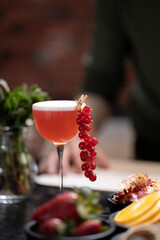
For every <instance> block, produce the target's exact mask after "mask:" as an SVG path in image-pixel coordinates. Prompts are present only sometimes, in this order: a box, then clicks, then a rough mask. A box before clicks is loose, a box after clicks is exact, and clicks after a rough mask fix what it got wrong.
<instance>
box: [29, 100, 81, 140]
mask: <svg viewBox="0 0 160 240" xmlns="http://www.w3.org/2000/svg"><path fill="white" fill-rule="evenodd" d="M74 103H75V104H76V102H74V101H54V104H58V105H56V107H54V104H53V105H52V104H51V102H50V101H49V102H48V103H47V102H46V103H45V104H44V103H41V104H40V103H39V104H37V105H35V106H33V118H34V122H35V125H36V128H37V130H38V131H39V133H40V135H41V136H42V137H44V138H46V139H47V140H49V141H51V142H54V143H55V144H64V143H66V142H68V141H69V140H71V139H72V138H74V137H75V136H76V134H77V132H78V126H77V124H76V118H77V110H76V105H75V104H74ZM58 106H59V108H58Z"/></svg>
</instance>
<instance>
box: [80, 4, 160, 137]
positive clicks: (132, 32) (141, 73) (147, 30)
mask: <svg viewBox="0 0 160 240" xmlns="http://www.w3.org/2000/svg"><path fill="white" fill-rule="evenodd" d="M97 10H98V11H97V19H96V26H95V44H94V49H93V53H92V58H91V62H90V65H89V68H88V74H87V78H86V82H85V88H84V90H87V91H92V92H96V93H99V94H101V95H102V96H104V97H105V98H106V99H107V100H108V101H110V102H111V103H112V104H113V103H114V101H115V98H116V94H117V91H118V89H119V87H120V86H121V84H122V82H123V76H122V66H123V59H124V57H125V54H126V52H127V51H128V50H129V51H130V53H131V54H132V56H133V59H134V63H135V68H136V74H137V79H136V81H135V82H134V86H133V89H132V93H131V102H130V114H131V117H132V119H133V122H134V124H135V127H136V129H137V131H138V132H139V133H140V134H143V135H146V136H148V137H152V138H159V139H160V0H153V1H151V0H99V1H98V5H97Z"/></svg>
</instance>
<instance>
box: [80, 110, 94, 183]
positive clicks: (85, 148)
mask: <svg viewBox="0 0 160 240" xmlns="http://www.w3.org/2000/svg"><path fill="white" fill-rule="evenodd" d="M92 121H93V120H92V116H91V108H90V107H89V106H87V105H86V106H85V107H84V108H83V109H81V110H79V111H78V117H77V119H76V122H77V124H78V125H79V134H78V137H79V138H80V139H81V140H82V141H81V142H80V143H79V148H80V149H81V150H82V151H81V152H80V158H81V161H82V162H83V164H82V167H81V168H82V171H84V175H85V177H87V178H89V179H90V180H91V181H95V180H96V179H97V176H96V175H95V174H94V172H93V170H95V169H96V164H95V163H94V162H93V159H94V157H95V156H96V151H95V146H96V145H97V144H98V140H97V139H96V138H94V137H92V136H90V135H89V134H88V133H89V131H90V130H91V127H90V124H91V122H92Z"/></svg>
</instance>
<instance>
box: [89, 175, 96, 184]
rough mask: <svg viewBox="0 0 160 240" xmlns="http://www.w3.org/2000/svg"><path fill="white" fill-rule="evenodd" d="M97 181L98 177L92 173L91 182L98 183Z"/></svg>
mask: <svg viewBox="0 0 160 240" xmlns="http://www.w3.org/2000/svg"><path fill="white" fill-rule="evenodd" d="M96 179H97V176H96V175H95V174H94V173H92V175H90V176H89V180H90V181H92V182H94V181H96Z"/></svg>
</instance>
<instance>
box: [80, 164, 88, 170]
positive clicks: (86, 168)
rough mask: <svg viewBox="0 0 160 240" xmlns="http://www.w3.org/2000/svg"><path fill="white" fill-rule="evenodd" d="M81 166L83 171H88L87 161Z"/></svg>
mask: <svg viewBox="0 0 160 240" xmlns="http://www.w3.org/2000/svg"><path fill="white" fill-rule="evenodd" d="M81 168H82V170H83V171H88V170H89V164H88V163H83V164H82V167H81Z"/></svg>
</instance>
